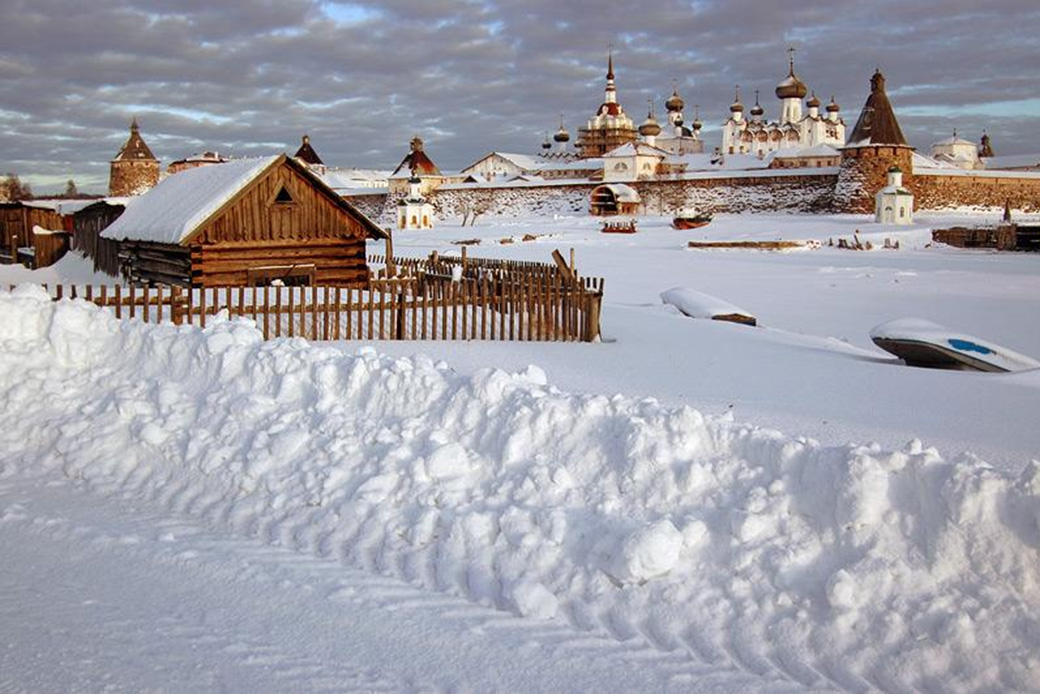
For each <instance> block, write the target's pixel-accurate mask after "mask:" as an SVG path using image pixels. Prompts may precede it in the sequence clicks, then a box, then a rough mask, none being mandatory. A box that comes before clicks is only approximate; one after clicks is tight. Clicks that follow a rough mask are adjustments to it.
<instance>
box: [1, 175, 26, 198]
mask: <svg viewBox="0 0 1040 694" xmlns="http://www.w3.org/2000/svg"><path fill="white" fill-rule="evenodd" d="M32 196H33V194H32V189H31V188H30V187H29V184H28V183H22V182H21V180H19V178H18V174H14V173H9V174H7V178H5V179H4V180H3V182H2V183H0V197H5V198H7V199H8V200H11V201H15V200H28V199H30V198H31V197H32Z"/></svg>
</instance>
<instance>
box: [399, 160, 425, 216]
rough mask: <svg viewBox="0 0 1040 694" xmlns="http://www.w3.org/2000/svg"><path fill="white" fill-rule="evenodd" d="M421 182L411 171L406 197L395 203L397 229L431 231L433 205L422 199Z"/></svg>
mask: <svg viewBox="0 0 1040 694" xmlns="http://www.w3.org/2000/svg"><path fill="white" fill-rule="evenodd" d="M421 187H422V181H421V180H420V179H419V177H418V176H417V175H416V172H415V171H414V170H413V171H412V177H411V178H409V179H408V195H406V196H405V197H403V198H401V199H400V200H398V201H397V228H398V229H432V228H433V205H431V204H430V203H429V201H428V200H427V199H426V198H424V197H423V195H422V191H421V190H420V188H421Z"/></svg>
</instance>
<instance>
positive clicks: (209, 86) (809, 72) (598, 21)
mask: <svg viewBox="0 0 1040 694" xmlns="http://www.w3.org/2000/svg"><path fill="white" fill-rule="evenodd" d="M1038 36H1040V3H1037V2H1036V0H985V2H982V1H981V0H973V1H970V2H969V1H967V0H934V1H916V0H878V1H871V0H829V1H828V2H808V1H795V0H771V1H770V2H761V1H760V0H694V1H693V2H690V1H689V0H685V1H680V0H653V1H652V2H642V3H635V2H625V1H623V0H616V1H615V2H604V1H603V0H595V1H593V0H387V1H386V2H349V3H345V2H324V1H322V0H147V1H138V2H132V1H128V0H92V2H89V3H86V2H82V1H81V0H3V2H2V4H0V143H2V147H0V172H7V171H14V172H17V173H18V174H19V175H20V176H21V177H22V178H23V179H25V180H28V181H30V182H31V183H32V184H33V185H34V187H35V188H36V190H37V191H38V192H39V191H46V190H48V189H55V188H57V187H60V185H59V184H60V183H62V182H64V181H65V180H67V179H68V178H70V177H71V178H74V179H75V180H76V181H77V182H78V183H79V185H80V188H81V189H87V190H93V191H103V190H104V188H105V186H106V185H107V176H108V161H109V160H110V159H111V158H112V157H113V156H114V155H115V153H116V152H117V151H118V149H119V147H120V145H121V144H122V143H123V141H124V140H125V139H126V136H127V127H128V124H129V122H130V119H131V117H132V116H137V118H138V120H139V122H140V124H141V129H142V134H143V135H144V137H145V139H146V141H147V142H148V144H149V145H150V146H151V148H152V150H153V151H154V153H155V154H156V156H157V157H158V158H159V159H161V160H162V161H163V162H164V164H166V163H169V162H170V161H173V160H175V159H179V158H182V157H185V156H188V155H191V154H192V153H195V152H201V151H203V150H207V149H211V150H212V149H215V150H218V151H220V152H222V153H224V152H226V153H228V154H231V155H235V156H243V155H251V154H265V153H272V152H281V151H289V152H290V153H291V152H292V151H295V148H296V147H297V146H298V144H299V140H300V135H301V134H303V133H309V134H310V136H311V141H312V144H313V145H314V147H315V149H316V150H317V151H318V153H319V154H320V155H321V156H322V158H323V159H324V160H325V162H326V163H327V164H330V165H335V166H357V167H368V168H393V167H394V166H396V164H397V163H398V162H399V161H400V159H401V157H403V156H404V154H405V153H406V152H407V148H408V140H409V139H410V138H411V136H412V135H413V134H419V135H421V136H422V137H423V138H424V139H425V140H426V142H427V147H426V149H427V152H428V153H429V154H430V155H431V157H432V158H433V160H434V161H435V162H436V163H437V164H438V165H440V166H441V168H444V169H458V168H460V167H462V166H465V165H466V164H469V163H471V162H472V161H474V160H475V159H477V158H478V157H480V156H481V155H483V154H485V153H486V152H488V151H491V150H495V149H497V150H500V151H509V152H530V153H533V152H535V151H537V149H538V145H539V144H540V143H541V140H542V137H543V135H544V133H545V131H546V130H554V129H555V128H556V127H557V125H558V123H559V117H560V114H563V117H564V120H565V123H566V125H567V127H568V128H569V129H570V130H571V132H572V134H574V133H575V131H576V129H577V127H578V126H579V124H581V123H582V122H584V120H585V119H586V118H588V117H589V116H590V115H591V114H592V112H593V111H594V110H595V109H596V107H597V106H598V105H599V103H600V101H602V95H603V74H604V71H605V63H606V54H607V49H608V46H610V45H613V46H614V52H615V68H616V70H615V71H616V74H617V84H618V95H619V100H620V101H621V103H622V105H623V106H625V108H626V110H627V111H628V112H629V113H630V114H631V115H632V116H633V117H634V118H636V119H637V121H639V120H642V119H643V118H644V117H645V115H646V110H647V99H648V98H654V99H655V100H656V103H657V104H658V107H657V108H658V111H659V113H663V110H664V109H663V105H662V104H663V101H664V99H666V98H667V97H668V95H669V94H670V93H671V88H672V84H673V82H674V83H676V84H677V85H678V88H679V91H680V93H681V95H682V96H683V97H684V98H685V100H686V102H687V120H692V105H693V104H699V105H700V116H701V119H702V120H703V121H704V122H705V123H706V128H705V130H706V135H705V139H706V140H707V143H708V145H709V146H715V145H718V144H719V141H720V125H721V123H722V122H723V121H724V119H725V118H726V116H727V115H728V105H729V104H730V102H731V101H732V100H733V86H734V85H735V84H739V85H741V91H742V93H743V95H744V102H745V103H749V104H750V103H752V102H753V101H754V90H756V89H758V90H761V92H762V105H763V106H764V107H765V108H766V114H767V117H771V118H775V117H776V116H777V111H778V106H779V102H778V100H777V99H776V97H775V96H774V94H773V89H774V88H775V86H776V83H777V82H778V81H779V80H780V79H781V78H783V77H784V75H785V74H786V71H787V53H786V49H787V47H788V46H793V47H795V48H796V49H797V52H796V54H795V67H796V71H797V73H798V74H799V76H800V77H801V78H802V79H803V80H804V81H805V82H806V83H807V84H808V85H809V87H810V88H813V89H815V90H816V92H817V94H818V95H819V96H820V97H821V99H823V100H824V101H826V100H827V99H828V98H829V97H830V96H831V95H832V94H833V95H834V96H835V97H836V98H837V100H838V102H839V103H840V104H841V106H842V108H843V117H844V118H845V120H846V123H847V124H848V126H849V128H850V129H851V126H852V125H853V123H854V122H855V119H856V117H857V115H858V113H859V109H860V107H861V106H862V104H863V101H864V99H865V98H866V96H867V92H868V90H869V79H870V75H871V74H872V73H873V71H874V69H875V67H877V66H880V67H881V68H882V70H883V71H884V72H885V75H886V77H887V79H888V86H889V95H890V98H891V100H892V102H893V104H894V105H895V107H896V113H897V115H898V117H899V119H900V122H901V124H902V126H903V130H904V132H905V133H906V134H907V137H908V138H909V139H910V144H912V145H914V146H916V147H918V148H919V149H925V150H926V149H927V146H928V145H929V143H931V142H933V141H935V140H937V139H940V138H943V137H946V136H948V135H949V134H951V132H952V131H953V130H954V129H955V128H956V129H957V132H958V134H959V135H960V136H962V137H965V138H966V139H970V140H973V141H977V140H978V138H979V137H980V136H981V134H982V131H983V129H986V130H988V132H989V134H990V136H991V137H992V139H993V143H994V147H995V149H996V150H997V153H998V154H1020V153H1033V152H1037V151H1040V143H1038V142H1037V133H1038V132H1040V94H1038V92H1037V84H1038V83H1037V66H1038V63H1037V60H1038V58H1037V40H1038V39H1037V37H1038Z"/></svg>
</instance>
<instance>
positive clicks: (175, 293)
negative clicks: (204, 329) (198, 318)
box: [170, 284, 184, 325]
mask: <svg viewBox="0 0 1040 694" xmlns="http://www.w3.org/2000/svg"><path fill="white" fill-rule="evenodd" d="M183 301H184V297H183V296H182V291H181V288H180V287H179V286H177V285H176V284H175V285H173V286H172V287H170V320H171V321H172V322H173V324H174V325H182V324H183V323H184V305H183V303H182V302H183Z"/></svg>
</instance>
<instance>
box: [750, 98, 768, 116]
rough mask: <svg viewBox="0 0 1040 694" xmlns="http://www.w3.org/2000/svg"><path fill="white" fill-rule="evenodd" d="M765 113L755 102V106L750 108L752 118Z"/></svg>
mask: <svg viewBox="0 0 1040 694" xmlns="http://www.w3.org/2000/svg"><path fill="white" fill-rule="evenodd" d="M765 112H766V110H765V109H764V108H762V107H761V106H760V105H759V103H758V102H757V101H756V102H755V105H754V106H752V107H751V115H752V116H761V115H762V114H764V113H765Z"/></svg>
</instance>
